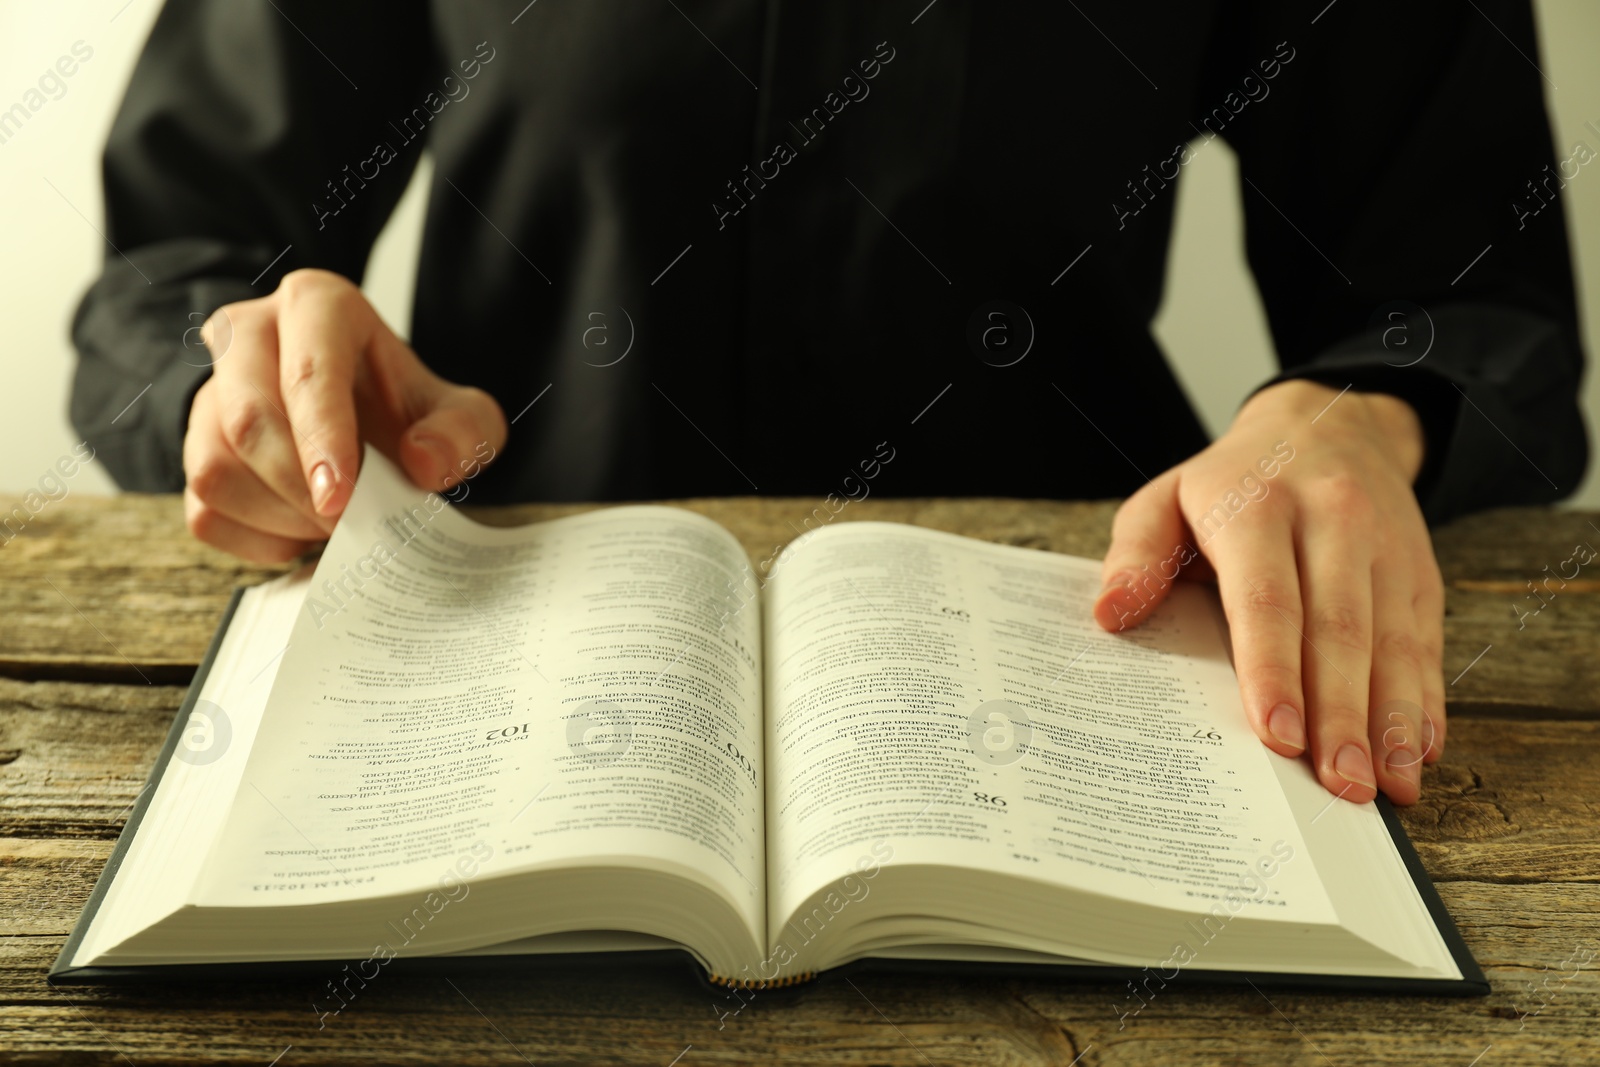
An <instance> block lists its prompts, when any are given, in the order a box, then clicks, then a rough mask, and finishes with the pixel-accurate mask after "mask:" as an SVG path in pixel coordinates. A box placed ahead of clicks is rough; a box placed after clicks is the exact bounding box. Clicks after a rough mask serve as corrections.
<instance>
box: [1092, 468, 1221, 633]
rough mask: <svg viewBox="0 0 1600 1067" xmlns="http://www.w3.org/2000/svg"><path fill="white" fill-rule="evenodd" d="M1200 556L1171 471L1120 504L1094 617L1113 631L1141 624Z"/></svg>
mask: <svg viewBox="0 0 1600 1067" xmlns="http://www.w3.org/2000/svg"><path fill="white" fill-rule="evenodd" d="M1198 555H1199V553H1198V552H1197V550H1196V549H1195V548H1194V546H1193V544H1192V543H1191V542H1190V540H1189V528H1188V525H1187V524H1186V523H1185V522H1184V519H1183V512H1182V511H1181V510H1180V509H1179V506H1178V472H1177V470H1176V469H1174V470H1170V471H1168V472H1167V473H1165V474H1163V475H1161V476H1160V477H1159V478H1157V479H1156V480H1155V481H1153V482H1150V483H1149V484H1147V485H1146V486H1145V487H1144V488H1142V489H1140V490H1139V491H1138V492H1137V493H1134V494H1133V495H1132V496H1130V497H1129V498H1128V499H1127V500H1125V501H1123V504H1122V506H1121V507H1120V508H1118V509H1117V514H1116V517H1115V518H1114V519H1113V520H1112V522H1111V548H1110V550H1109V551H1108V552H1107V553H1106V560H1105V564H1104V565H1103V566H1102V567H1101V570H1100V574H1101V577H1102V583H1103V585H1104V588H1102V589H1101V591H1100V596H1099V597H1098V598H1097V599H1096V600H1095V604H1094V618H1095V622H1097V623H1099V624H1100V627H1101V628H1102V629H1105V630H1111V631H1113V632H1115V631H1118V630H1126V629H1128V628H1129V627H1132V626H1137V625H1139V624H1140V623H1141V622H1143V621H1144V620H1145V619H1147V618H1149V617H1150V613H1151V612H1153V611H1154V610H1155V608H1156V606H1157V605H1158V604H1160V603H1161V602H1162V601H1163V600H1165V599H1166V598H1167V593H1168V591H1170V590H1171V588H1172V582H1173V580H1174V579H1175V578H1176V577H1177V576H1178V571H1179V568H1181V567H1182V566H1184V565H1185V564H1187V563H1189V562H1191V561H1193V560H1195V559H1196V558H1197V557H1198Z"/></svg>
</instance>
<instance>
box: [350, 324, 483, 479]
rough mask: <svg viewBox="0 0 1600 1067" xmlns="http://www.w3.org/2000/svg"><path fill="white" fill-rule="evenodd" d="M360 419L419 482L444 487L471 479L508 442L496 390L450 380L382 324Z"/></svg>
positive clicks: (401, 466)
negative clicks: (493, 394) (491, 393)
mask: <svg viewBox="0 0 1600 1067" xmlns="http://www.w3.org/2000/svg"><path fill="white" fill-rule="evenodd" d="M369 354H370V357H371V369H372V375H371V378H370V379H369V381H368V384H369V386H370V388H369V389H367V390H364V391H363V393H364V395H365V397H366V398H367V399H368V401H369V402H368V403H366V404H364V405H362V407H363V411H362V415H363V424H370V425H371V426H372V428H373V430H374V431H375V432H374V440H376V441H378V442H379V444H380V447H382V448H383V450H384V451H385V452H386V453H388V455H389V458H390V459H392V460H394V461H395V462H396V463H398V464H399V465H400V469H401V470H403V471H405V473H406V477H408V478H410V479H411V481H412V483H413V484H415V485H416V486H418V487H419V488H422V489H428V490H431V491H433V492H442V491H444V490H448V489H451V488H453V487H454V486H456V485H459V484H460V483H461V482H462V481H465V480H466V479H468V478H472V477H474V476H476V475H477V473H478V472H479V471H480V470H481V469H482V468H483V466H484V464H486V463H488V462H489V461H490V460H492V459H493V458H494V457H495V456H496V455H498V454H499V452H500V450H501V449H502V448H504V447H505V443H506V436H507V433H508V429H507V427H506V417H505V414H504V413H503V412H502V411H501V410H500V405H499V404H498V403H496V402H495V399H494V397H492V396H490V395H489V394H488V393H486V392H484V391H483V390H482V389H476V388H473V387H472V386H469V385H456V384H455V383H453V382H447V381H445V380H444V379H443V378H441V377H439V376H438V375H437V374H435V373H433V371H432V370H430V369H429V367H428V365H427V364H426V363H424V362H422V360H421V358H419V357H418V356H417V354H416V353H415V352H413V351H412V350H411V346H410V345H408V344H406V343H405V342H404V341H402V340H400V338H399V337H397V336H396V335H395V334H394V333H393V331H391V330H389V329H388V328H387V327H384V328H383V329H381V330H380V331H379V332H378V334H377V336H376V337H375V338H374V343H373V346H372V348H371V350H370V353H369Z"/></svg>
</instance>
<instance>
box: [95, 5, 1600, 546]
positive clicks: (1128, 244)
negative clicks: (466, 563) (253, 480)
mask: <svg viewBox="0 0 1600 1067" xmlns="http://www.w3.org/2000/svg"><path fill="white" fill-rule="evenodd" d="M1537 60H1538V50H1537V46H1536V43H1535V37H1534V32H1533V23H1532V15H1531V12H1530V10H1529V6H1528V4H1527V3H1526V0H1499V2H1491V0H1481V2H1480V3H1479V4H1477V5H1476V6H1474V5H1463V4H1459V3H1457V2H1454V0H1437V2H1419V3H1410V4H1404V5H1392V4H1380V3H1377V2H1375V0H1337V2H1336V3H1334V4H1332V5H1328V4H1327V3H1326V0H1314V2H1310V3H1282V2H1280V0H1261V2H1256V3H1251V2H1227V0H1200V2H1190V3H1185V4H1181V5H1176V4H1175V5H1170V6H1163V7H1162V8H1161V9H1160V10H1157V9H1153V8H1150V7H1149V6H1141V5H1129V4H1122V3H1109V2H1091V0H1080V2H1078V3H1074V4H1060V3H1048V4H1046V3H1037V4H1035V3H1013V2H1007V3H999V2H995V3H983V4H980V3H977V2H976V0H936V2H934V3H932V4H929V3H928V2H927V0H903V2H902V0H882V2H874V3H861V2H849V3H845V2H838V3H798V2H795V0H767V2H753V0H604V2H592V3H590V2H584V3H579V2H577V0H539V2H537V3H535V4H531V5H526V6H525V3H524V0H505V2H494V3H491V2H487V0H476V2H467V0H436V2H434V3H431V4H430V3H421V2H399V3H385V4H382V5H377V4H372V5H357V4H344V3H326V2H322V3H308V2H300V0H294V2H291V0H275V3H269V2H266V0H169V2H168V4H167V6H166V8H165V10H164V11H163V12H162V14H161V15H160V17H159V19H158V20H157V22H156V25H155V28H154V31H153V33H152V35H151V38H150V41H149V43H148V45H147V47H146V49H145V52H144V55H143V57H142V58H141V60H140V62H139V64H138V67H137V69H136V71H135V73H134V76H133V80H132V83H131V85H130V86H129V89H128V93H127V97H126V100H125V101H124V103H123V105H122V108H121V111H120V113H119V114H118V116H117V119H116V122H115V126H114V128H113V130H112V132H111V136H110V140H109V143H108V145H107V148H106V154H105V186H106V202H107V206H106V212H107V226H108V236H109V238H110V241H111V242H112V243H113V244H114V245H115V246H116V248H117V249H119V250H120V251H112V252H108V255H107V258H106V264H105V270H104V273H103V275H102V276H101V278H100V279H99V280H98V281H97V282H96V283H95V285H94V286H93V288H92V289H91V290H90V292H89V293H88V295H87V296H86V297H85V299H84V302H83V305H82V307H81V309H80V311H79V314H78V317H77V319H76V321H75V323H74V327H73V336H74V339H75V342H76V344H77V346H78V349H79V351H80V354H81V359H80V363H79V366H78V373H77V378H76V383H75V388H74V393H73V399H72V418H73V422H74V424H75V425H76V426H77V427H78V428H79V430H80V432H82V433H83V434H84V435H85V436H86V437H87V438H88V440H89V441H90V442H91V443H92V444H94V446H95V447H96V449H97V450H98V452H99V455H100V456H101V458H102V459H103V461H104V462H105V463H106V465H107V466H108V467H109V468H110V470H111V471H112V473H113V474H114V475H115V476H116V478H117V479H118V481H119V482H120V483H121V484H122V485H123V486H125V487H127V488H130V489H142V490H173V489H177V488H180V487H181V486H182V483H183V472H182V468H181V462H180V455H181V452H180V447H181V442H182V437H183V433H184V428H185V422H186V418H187V412H188V406H189V402H190V400H191V398H192V396H193V394H194V391H195V390H196V389H197V388H198V387H199V385H200V383H201V382H202V381H203V380H204V378H205V376H206V374H208V373H209V368H208V365H207V364H208V359H207V356H206V354H205V353H204V351H203V349H202V348H201V346H200V345H199V344H198V341H197V340H196V338H197V336H198V331H193V332H186V331H190V329H191V327H195V326H197V325H198V323H199V322H201V321H202V320H203V319H204V317H205V315H206V314H208V313H209V312H211V311H212V310H213V309H215V308H216V307H218V306H219V305H221V304H224V303H227V302H230V301H234V300H240V299H246V298H250V297H254V296H262V295H265V294H267V293H269V292H271V291H272V289H273V288H274V287H275V286H276V284H277V281H278V279H279V278H281V277H282V276H283V275H284V274H285V273H287V272H288V271H291V270H294V269H296V268H300V267H309V266H315V267H322V268H326V269H330V270H334V271H338V272H340V273H342V274H345V275H347V276H349V277H351V278H352V279H359V278H360V276H361V274H362V270H363V267H364V265H365V262H366V258H367V255H368V253H369V251H370V248H371V245H372V242H373V240H374V238H375V236H376V235H377V233H378V231H379V230H380V229H381V227H382V225H383V223H384V221H385V220H386V218H387V217H388V215H389V213H390V210H391V209H392V208H393V206H394V204H395V202H396V200H397V199H398V197H399V196H400V194H401V192H402V191H403V190H404V188H405V186H406V183H407V180H408V178H409V176H410V174H411V172H412V169H413V168H414V166H415V164H416V161H417V159H418V155H419V153H420V151H421V150H422V147H423V146H424V145H426V146H427V148H428V149H429V150H430V151H431V152H432V153H433V155H434V157H435V159H436V163H437V169H436V171H435V174H434V180H433V184H432V187H431V188H430V189H429V191H428V212H427V224H426V230H425V233H424V237H423V244H422V252H421V265H420V269H419V275H418V279H417V288H416V297H415V307H414V315H413V321H412V323H411V329H410V337H411V340H412V343H413V345H414V347H415V348H416V350H417V351H418V353H419V354H420V355H421V357H422V358H423V359H424V360H426V361H427V362H428V363H429V365H430V366H432V367H433V368H434V369H435V370H436V371H437V372H438V373H440V374H441V375H443V376H445V377H447V378H449V379H452V380H455V381H458V382H464V383H471V384H475V385H479V386H481V387H483V388H485V389H487V390H488V391H489V392H491V393H492V394H493V395H494V396H495V397H496V398H497V399H498V400H499V402H500V404H501V406H502V407H503V408H504V410H505V411H506V414H507V417H508V418H513V417H514V419H515V422H514V424H513V426H512V428H511V438H510V441H509V443H508V445H507V447H506V448H505V449H504V451H503V453H502V458H501V459H500V461H499V462H498V463H497V464H496V465H495V466H493V467H492V468H491V469H490V470H489V471H488V472H486V473H485V474H484V475H483V476H482V478H480V479H479V483H478V484H477V485H475V488H474V500H475V501H478V500H484V501H487V500H490V499H495V500H527V499H580V500H607V499H623V498H652V497H655V498H660V497H674V496H685V495H701V494H739V493H749V492H756V491H759V492H761V493H767V494H801V495H807V496H821V495H823V494H826V493H828V492H835V493H837V492H839V491H840V487H841V484H842V482H843V480H844V479H845V478H846V477H847V476H850V475H851V474H854V473H856V472H857V471H858V468H859V466H860V464H861V463H862V462H863V461H870V460H872V459H873V457H875V456H878V457H880V458H881V455H882V454H883V453H885V452H887V451H889V450H892V453H893V456H894V460H893V463H892V465H891V466H889V467H886V468H884V469H883V470H882V471H881V473H880V474H879V476H878V478H877V479H876V480H875V481H874V482H873V491H876V492H881V493H887V494H892V495H921V494H940V495H1008V496H1034V497H1062V498H1073V497H1104V496H1119V495H1124V494H1126V493H1128V492H1130V491H1132V490H1133V489H1135V488H1137V487H1138V486H1139V485H1141V484H1142V483H1143V481H1144V479H1145V478H1146V477H1153V476H1154V475H1155V474H1157V473H1158V472H1159V471H1161V470H1163V469H1165V468H1167V467H1169V466H1171V465H1172V464H1174V463H1176V462H1178V461H1180V460H1182V459H1184V458H1185V457H1187V456H1189V455H1191V454H1193V453H1194V452H1195V451H1197V450H1198V449H1200V448H1202V447H1203V446H1204V444H1205V442H1206V436H1205V433H1204V431H1203V430H1202V428H1201V426H1200V424H1199V422H1198V421H1197V419H1196V417H1195V415H1194V413H1193V411H1192V409H1191V407H1190V406H1189V404H1188V402H1187V400H1186V399H1185V397H1184V396H1183V393H1182V391H1181V389H1180V387H1179V386H1178V384H1177V382H1176V380H1175V379H1174V377H1173V375H1172V373H1171V371H1170V370H1169V369H1168V366H1167V364H1166V361H1165V359H1164V357H1163V355H1162V352H1161V351H1160V349H1159V348H1158V346H1157V345H1156V343H1155V341H1154V340H1153V338H1152V336H1151V332H1150V328H1149V327H1150V321H1151V319H1152V317H1153V315H1154V314H1155V312H1156V310H1157V307H1158V305H1159V303H1160V300H1161V289H1162V282H1163V273H1164V269H1165V260H1166V252H1167V244H1168V235H1169V230H1170V227H1171V219H1172V210H1173V204H1174V201H1175V191H1176V190H1175V183H1176V182H1177V181H1180V180H1181V177H1182V170H1183V167H1184V166H1185V165H1186V164H1187V162H1188V160H1189V159H1191V158H1193V156H1194V155H1195V154H1197V153H1200V152H1204V151H1217V150H1220V146H1219V145H1214V144H1211V143H1210V142H1211V139H1212V138H1215V137H1220V138H1222V139H1223V140H1224V141H1226V143H1227V144H1228V145H1229V146H1231V147H1232V149H1233V150H1234V151H1235V152H1237V153H1238V156H1239V159H1240V166H1241V174H1242V178H1243V181H1242V182H1241V185H1242V188H1243V194H1242V195H1243V202H1244V209H1245V218H1246V234H1245V240H1246V242H1247V248H1248V253H1249V260H1250V264H1251V266H1252V269H1253V270H1254V272H1255V275H1256V279H1257V281H1258V284H1259V287H1260V291H1261V296H1262V300H1263V302H1264V305H1265V308H1266V312H1267V315H1268V318H1269V321H1270V325H1271V330H1272V336H1273V341H1274V344H1275V347H1276V350H1277V354H1278V357H1279V359H1280V361H1281V363H1282V365H1283V367H1284V368H1285V376H1288V377H1295V376H1298V377H1309V378H1315V379H1317V380H1320V381H1324V382H1326V383H1329V384H1332V385H1334V386H1335V387H1339V388H1342V387H1344V386H1345V385H1347V384H1348V385H1354V386H1355V387H1356V388H1358V389H1377V390H1384V391H1390V392H1394V393H1397V394H1399V395H1402V396H1405V397H1406V398H1407V399H1409V400H1411V401H1412V403H1413V404H1415V405H1416V406H1417V407H1418V409H1419V411H1420V412H1421V413H1422V415H1423V418H1424V424H1425V428H1426V431H1427V434H1428V459H1427V463H1426V466H1425V469H1424V471H1423V474H1422V477H1421V479H1420V480H1419V483H1418V493H1419V496H1420V497H1421V498H1422V500H1423V502H1424V507H1425V510H1426V512H1427V514H1428V515H1429V517H1430V519H1434V520H1438V519H1442V518H1444V517H1447V516H1449V515H1451V514H1454V513H1457V512H1460V511H1463V510H1466V509H1469V508H1473V507H1481V506H1486V505H1490V504H1497V503H1513V502H1533V501H1543V500H1550V499H1553V498H1555V497H1557V496H1558V495H1563V494H1566V493H1568V492H1570V491H1571V490H1572V489H1573V488H1574V487H1575V486H1576V483H1577V481H1578V479H1579V477H1580V476H1581V473H1582V470H1583V467H1584V463H1585V460H1586V455H1587V445H1586V441H1585V435H1584V430H1583V425H1582V421H1581V418H1580V416H1579V413H1578V407H1577V390H1578V382H1579V377H1580V373H1581V369H1582V363H1583V359H1582V355H1581V350H1580V345H1579V340H1578V330H1577V323H1576V312H1575V299H1574V295H1573V285H1572V278H1571V270H1570V266H1569V262H1568V248H1567V242H1566V236H1565V232H1564V230H1565V219H1564V216H1563V212H1562V208H1561V204H1560V203H1559V201H1558V200H1557V199H1556V196H1555V190H1556V189H1557V188H1558V187H1559V184H1560V178H1561V175H1562V174H1563V172H1564V169H1565V170H1570V168H1571V166H1572V165H1573V164H1572V163H1570V162H1567V163H1561V162H1558V161H1557V159H1556V157H1555V156H1554V155H1553V154H1552V145H1551V138H1550V132H1549V125H1548V121H1547V118H1546V115H1545V111H1544V107H1543V102H1542V81H1541V75H1540V73H1539V71H1538V70H1537V69H1536V68H1535V66H1534V64H1535V62H1537ZM1561 157H1562V159H1563V160H1565V159H1566V157H1567V153H1561ZM1566 176H1567V177H1570V173H1568V174H1566ZM1546 202H1548V205H1547V206H1545V205H1546ZM397 325H399V324H397ZM597 331H598V332H597ZM1401 342H1404V343H1403V344H1402V343H1401ZM624 352H626V355H625V356H624V355H623V353H624ZM1424 352H1425V353H1426V354H1425V355H1423V353H1424ZM1419 356H1420V357H1421V358H1420V359H1419V358H1418V357H1419ZM619 357H621V358H619ZM1406 364H1410V365H1409V366H1408V365H1406ZM146 387H149V388H148V392H146V393H145V394H144V395H143V396H139V394H140V392H141V390H144V389H146ZM135 397H139V399H138V400H137V402H135V403H133V406H132V407H131V408H129V407H128V405H129V403H130V401H134V399H135ZM535 400H537V402H536V403H535V402H534V401H535ZM530 404H531V405H532V406H529V405H530ZM124 409H126V410H125V411H124ZM119 416H120V417H119ZM113 419H115V420H116V421H115V423H113ZM1291 444H1293V442H1291Z"/></svg>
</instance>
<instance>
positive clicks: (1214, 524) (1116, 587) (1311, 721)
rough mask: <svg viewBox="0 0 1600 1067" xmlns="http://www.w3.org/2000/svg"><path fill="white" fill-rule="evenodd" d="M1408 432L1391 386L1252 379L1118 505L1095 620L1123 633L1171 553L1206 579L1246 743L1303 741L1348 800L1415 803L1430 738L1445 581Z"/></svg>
mask: <svg viewBox="0 0 1600 1067" xmlns="http://www.w3.org/2000/svg"><path fill="white" fill-rule="evenodd" d="M1423 443H1424V438H1423V433H1422V425H1421V422H1420V421H1419V420H1418V418H1417V415H1416V413H1415V412H1414V411H1413V410H1412V408H1411V407H1410V405H1408V404H1407V403H1406V402H1405V401H1403V400H1400V399H1398V398H1396V397H1393V396H1389V395H1386V394H1381V393H1358V392H1355V391H1347V392H1344V393H1342V394H1341V393H1340V391H1339V390H1337V389H1333V388H1330V387H1327V386H1323V385H1319V384H1316V383H1314V382H1307V381H1287V382H1280V383H1278V384H1276V385H1273V386H1270V387H1268V388H1266V389H1263V390H1261V391H1260V392H1258V393H1256V394H1255V395H1254V396H1252V397H1251V398H1250V399H1249V400H1248V401H1247V402H1246V403H1245V405H1244V407H1243V408H1241V409H1240V411H1239V414H1238V417H1237V418H1236V419H1235V420H1234V423H1233V425H1232V426H1231V427H1230V428H1229V429H1228V432H1227V433H1225V434H1224V435H1223V436H1222V437H1220V438H1219V439H1218V440H1217V441H1216V442H1214V443H1213V444H1212V445H1211V446H1210V447H1209V448H1207V449H1206V450H1205V451H1203V452H1201V453H1199V454H1198V455H1196V456H1194V457H1193V458H1191V459H1189V460H1186V461H1184V462H1183V463H1181V464H1179V465H1178V466H1176V467H1174V468H1172V469H1171V470H1169V471H1167V472H1166V473H1164V474H1162V475H1161V476H1160V477H1158V478H1156V479H1155V480H1154V481H1152V482H1150V483H1149V484H1148V485H1146V486H1144V488H1142V489H1140V490H1139V491H1138V492H1136V493H1135V494H1134V495H1133V496H1131V497H1129V498H1128V499H1127V500H1126V501H1125V502H1124V503H1123V505H1122V507H1121V508H1120V509H1119V510H1118V511H1117V515H1116V520H1115V522H1114V523H1113V526H1112V543H1111V550H1110V552H1108V553H1107V555H1106V561H1105V568H1104V571H1103V575H1104V584H1105V588H1104V590H1103V591H1102V592H1101V594H1100V598H1099V600H1098V601H1097V602H1096V604H1095V618H1096V620H1097V621H1098V622H1099V624H1100V625H1101V626H1102V627H1104V628H1105V629H1107V630H1112V631H1115V630H1120V629H1124V628H1126V627H1128V626H1137V625H1138V624H1139V623H1140V622H1141V621H1142V620H1143V619H1145V618H1147V617H1149V615H1150V612H1151V610H1152V609H1153V608H1154V607H1155V605H1157V604H1159V603H1160V602H1161V601H1162V600H1163V599H1164V598H1165V595H1166V591H1167V590H1168V589H1169V588H1170V587H1171V579H1173V578H1174V576H1175V575H1177V574H1178V569H1179V565H1180V564H1185V566H1184V567H1183V577H1197V578H1203V577H1211V576H1214V577H1215V580H1216V582H1217V586H1218V589H1219V592H1220V593H1221V597H1222V606H1223V609H1224V610H1225V612H1226V613H1227V617H1228V623H1229V627H1230V628H1231V630H1232V634H1233V654H1234V666H1235V668H1236V669H1237V671H1238V675H1239V689H1240V694H1241V696H1242V697H1243V700H1244V707H1245V713H1246V715H1248V716H1249V719H1250V722H1251V724H1252V726H1253V727H1254V728H1255V731H1256V733H1257V735H1259V736H1260V738H1261V740H1262V742H1263V743H1265V744H1266V745H1267V747H1269V748H1271V749H1272V750H1273V751H1275V752H1278V753H1281V754H1283V755H1286V756H1296V755H1299V754H1300V753H1301V752H1304V751H1306V749H1307V748H1308V747H1309V749H1310V753H1311V760H1312V765H1313V766H1314V767H1315V769H1316V773H1317V776H1318V778H1319V779H1320V780H1321V782H1322V784H1323V785H1324V786H1326V787H1327V788H1328V790H1329V791H1330V792H1332V793H1335V794H1337V795H1340V796H1343V797H1344V798H1345V799H1346V800H1350V801H1354V802H1357V803H1359V802H1363V801H1367V800H1371V799H1373V798H1374V797H1375V796H1376V795H1377V793H1378V791H1379V790H1382V791H1383V792H1384V793H1385V794H1387V795H1388V796H1389V798H1390V799H1391V800H1393V801H1394V802H1395V803H1397V804H1412V803H1415V802H1416V800H1417V798H1418V796H1419V795H1420V793H1421V781H1420V777H1421V776H1420V770H1421V767H1420V765H1421V764H1422V763H1424V762H1428V763H1431V762H1433V761H1435V760H1437V759H1438V758H1439V755H1440V753H1441V751H1442V750H1443V745H1444V736H1445V712H1444V678H1443V673H1442V670H1443V664H1442V655H1443V644H1444V583H1443V579H1442V578H1441V576H1440V573H1439V565H1438V563H1437V562H1436V561H1435V560H1434V556H1433V545H1432V542H1431V540H1430V539H1429V536H1428V529H1427V526H1426V524H1425V523H1424V521H1423V518H1422V512H1421V509H1420V508H1419V507H1418V504H1417V500H1416V496H1415V494H1414V493H1413V492H1412V488H1411V486H1412V482H1413V481H1414V480H1415V478H1416V476H1417V472H1418V470H1419V469H1420V468H1421V466H1422V454H1423ZM1196 549H1198V552H1196Z"/></svg>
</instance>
